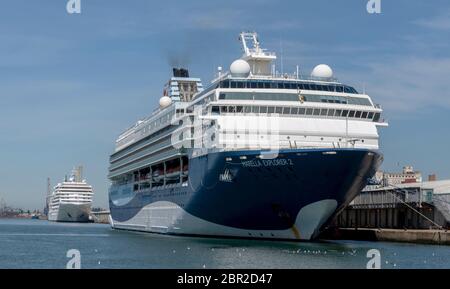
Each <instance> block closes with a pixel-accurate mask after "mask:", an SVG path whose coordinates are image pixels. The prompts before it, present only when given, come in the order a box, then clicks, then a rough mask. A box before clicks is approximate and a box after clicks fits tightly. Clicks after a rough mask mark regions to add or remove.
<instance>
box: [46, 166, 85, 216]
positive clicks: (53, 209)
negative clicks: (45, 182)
mask: <svg viewBox="0 0 450 289" xmlns="http://www.w3.org/2000/svg"><path fill="white" fill-rule="evenodd" d="M92 196H93V191H92V186H90V185H88V184H87V183H86V180H83V176H82V167H78V168H76V169H74V170H73V171H72V174H71V176H70V178H69V179H67V177H66V179H65V180H64V182H62V183H59V184H57V185H56V186H55V187H54V189H53V193H52V194H51V197H50V198H49V204H48V207H49V209H48V220H49V221H55V222H88V221H89V214H90V212H91V205H92Z"/></svg>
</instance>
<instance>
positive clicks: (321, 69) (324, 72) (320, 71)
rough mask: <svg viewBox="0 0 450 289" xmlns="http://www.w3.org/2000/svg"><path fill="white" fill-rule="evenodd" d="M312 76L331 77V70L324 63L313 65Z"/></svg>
mask: <svg viewBox="0 0 450 289" xmlns="http://www.w3.org/2000/svg"><path fill="white" fill-rule="evenodd" d="M311 76H312V77H321V78H331V77H333V70H332V69H331V67H329V66H328V65H326V64H319V65H317V66H316V67H314V69H313V71H312V72H311Z"/></svg>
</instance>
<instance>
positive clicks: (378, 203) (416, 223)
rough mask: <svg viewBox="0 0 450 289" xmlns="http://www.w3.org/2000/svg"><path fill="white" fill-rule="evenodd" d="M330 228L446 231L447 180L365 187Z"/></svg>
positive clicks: (449, 219) (449, 213) (449, 224)
mask: <svg viewBox="0 0 450 289" xmlns="http://www.w3.org/2000/svg"><path fill="white" fill-rule="evenodd" d="M430 220H432V221H430ZM333 225H335V226H337V227H340V228H392V229H406V228H407V229H430V228H439V227H442V228H446V229H448V228H450V180H441V181H428V182H420V183H406V184H399V185H396V186H392V185H391V186H385V187H377V186H368V187H366V188H365V189H364V190H363V191H362V192H361V194H360V195H358V196H357V197H356V198H355V199H354V200H353V201H352V202H351V203H350V205H349V206H348V207H347V208H346V209H345V210H344V211H342V212H341V213H340V214H339V215H338V216H337V217H336V219H335V220H334V223H333Z"/></svg>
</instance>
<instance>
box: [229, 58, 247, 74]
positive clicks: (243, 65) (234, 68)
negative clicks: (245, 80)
mask: <svg viewBox="0 0 450 289" xmlns="http://www.w3.org/2000/svg"><path fill="white" fill-rule="evenodd" d="M230 72H231V75H232V76H236V77H247V76H248V75H249V74H250V64H248V62H247V61H245V60H242V59H238V60H235V61H233V63H231V65H230Z"/></svg>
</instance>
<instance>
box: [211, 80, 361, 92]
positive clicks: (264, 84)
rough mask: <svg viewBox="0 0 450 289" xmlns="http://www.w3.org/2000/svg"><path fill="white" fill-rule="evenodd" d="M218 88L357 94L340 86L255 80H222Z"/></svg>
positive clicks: (347, 87) (351, 88)
mask: <svg viewBox="0 0 450 289" xmlns="http://www.w3.org/2000/svg"><path fill="white" fill-rule="evenodd" d="M219 87H220V88H266V89H270V88H271V89H301V90H319V91H331V92H345V93H353V94H358V92H357V91H356V89H354V88H353V87H351V86H348V85H342V84H318V83H308V82H294V81H255V80H241V81H235V80H222V81H221V82H220V83H219Z"/></svg>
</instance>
